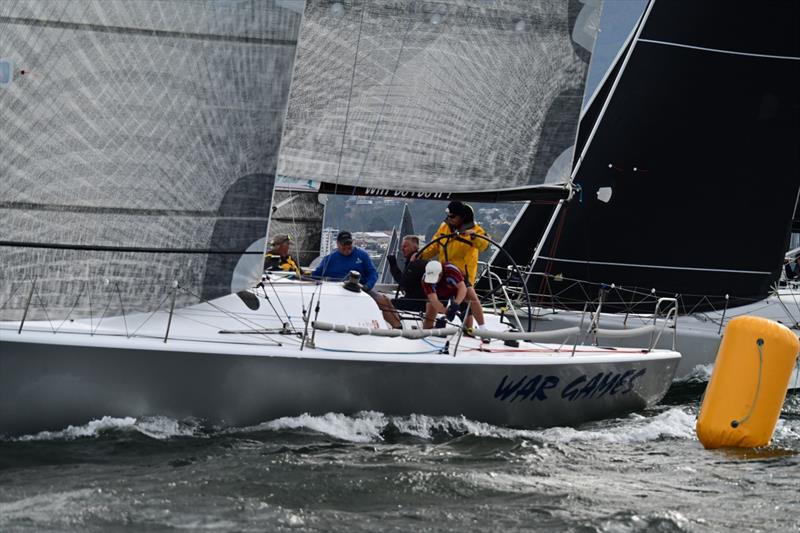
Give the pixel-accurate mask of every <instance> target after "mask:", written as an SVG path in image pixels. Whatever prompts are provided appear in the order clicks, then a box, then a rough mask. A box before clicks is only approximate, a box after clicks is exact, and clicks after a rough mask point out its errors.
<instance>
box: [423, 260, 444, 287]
mask: <svg viewBox="0 0 800 533" xmlns="http://www.w3.org/2000/svg"><path fill="white" fill-rule="evenodd" d="M441 273H442V264H441V263H440V262H439V261H428V264H427V265H425V277H424V278H423V280H424V281H425V283H436V282H437V281H439V274H441Z"/></svg>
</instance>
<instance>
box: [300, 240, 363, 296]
mask: <svg viewBox="0 0 800 533" xmlns="http://www.w3.org/2000/svg"><path fill="white" fill-rule="evenodd" d="M351 270H356V271H358V272H360V273H361V284H362V285H364V286H365V287H366V288H368V289H371V288H372V287H373V286H374V285H375V282H376V281H378V271H377V270H375V265H374V264H372V259H370V258H369V255H368V254H367V252H365V251H364V250H362V249H361V248H356V247H355V246H354V247H353V253H351V254H350V255H342V254H341V253H339V250H336V251H335V252H333V253H331V254H329V255H326V256H325V257H323V258H322V261H320V263H319V265H318V266H317V268H315V269H314V272H312V273H311V275H312V276H314V277H315V278H321V277H323V276H324V277H326V278H334V279H344V278H345V277H347V275H348V274H349V273H350V271H351Z"/></svg>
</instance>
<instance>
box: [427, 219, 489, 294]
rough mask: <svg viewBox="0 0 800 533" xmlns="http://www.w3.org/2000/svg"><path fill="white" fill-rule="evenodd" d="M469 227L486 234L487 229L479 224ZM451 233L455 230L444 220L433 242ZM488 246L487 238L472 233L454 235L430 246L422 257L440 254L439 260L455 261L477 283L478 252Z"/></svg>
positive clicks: (471, 280)
mask: <svg viewBox="0 0 800 533" xmlns="http://www.w3.org/2000/svg"><path fill="white" fill-rule="evenodd" d="M469 229H471V230H473V231H475V233H477V234H478V235H486V231H484V229H483V228H482V227H480V226H479V225H478V224H472V227H471V228H469ZM451 233H453V230H452V229H451V228H450V226H449V225H448V224H447V222H442V225H441V226H439V229H438V230H436V234H435V235H434V236H433V239H432V240H431V242H433V241H435V240H436V239H438V238H439V237H443V236H445V235H450V234H451ZM488 247H489V241H487V240H486V239H481V238H479V237H474V236H471V235H457V236H456V235H453V236H452V237H449V238H444V239H442V240H440V241H439V242H436V243H434V244H432V245H430V246H428V247H427V248H426V249H425V250H424V251H423V252H422V256H421V258H422V259H432V258H433V257H434V256H436V254H439V261H442V262H450V263H453V264H454V265H456V266H457V267H458V268H459V270H461V272H463V273H464V274H465V275H466V276H467V278H468V280H469V282H470V283H475V277H476V276H477V275H478V254H480V253H481V252H482V251H484V250H485V249H487V248H488Z"/></svg>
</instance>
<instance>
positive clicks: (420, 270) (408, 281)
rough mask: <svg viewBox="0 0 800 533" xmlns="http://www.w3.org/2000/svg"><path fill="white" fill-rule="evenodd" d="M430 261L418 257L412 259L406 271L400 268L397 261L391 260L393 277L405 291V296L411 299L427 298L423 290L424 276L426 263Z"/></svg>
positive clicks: (390, 265) (390, 266)
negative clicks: (414, 259)
mask: <svg viewBox="0 0 800 533" xmlns="http://www.w3.org/2000/svg"><path fill="white" fill-rule="evenodd" d="M427 264H428V262H427V261H426V260H425V259H417V260H416V261H412V262H411V264H410V265H408V266H407V268H406V269H405V271H402V270H400V267H398V266H397V261H396V260H395V261H389V269H390V270H391V272H392V277H393V278H394V280H395V281H396V282H397V285H399V286H400V289H401V290H403V291H405V294H406V295H405V297H406V298H408V299H410V300H425V299H426V296H425V293H424V292H423V290H422V285H421V283H420V282H421V281H422V276H424V275H425V265H427Z"/></svg>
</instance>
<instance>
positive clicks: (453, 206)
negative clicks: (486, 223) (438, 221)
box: [445, 201, 467, 217]
mask: <svg viewBox="0 0 800 533" xmlns="http://www.w3.org/2000/svg"><path fill="white" fill-rule="evenodd" d="M445 212H446V213H447V214H448V215H457V216H462V217H463V216H466V215H467V206H466V205H464V204H463V203H462V202H457V201H453V202H450V203H449V204H447V209H445Z"/></svg>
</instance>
